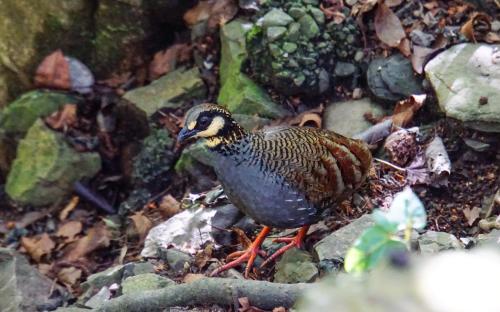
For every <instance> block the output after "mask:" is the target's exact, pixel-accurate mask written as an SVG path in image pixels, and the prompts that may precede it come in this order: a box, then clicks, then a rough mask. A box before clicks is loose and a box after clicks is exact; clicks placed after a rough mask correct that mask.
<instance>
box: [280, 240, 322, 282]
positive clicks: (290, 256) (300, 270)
mask: <svg viewBox="0 0 500 312" xmlns="http://www.w3.org/2000/svg"><path fill="white" fill-rule="evenodd" d="M316 276H318V268H317V267H316V265H315V264H314V262H313V261H312V257H311V255H310V254H309V253H308V252H307V251H304V250H300V249H297V248H293V249H290V250H287V251H286V252H285V253H284V254H283V256H282V257H281V259H280V260H279V262H278V263H277V264H276V273H274V282H275V283H287V284H291V283H307V282H311V281H313V280H314V278H316Z"/></svg>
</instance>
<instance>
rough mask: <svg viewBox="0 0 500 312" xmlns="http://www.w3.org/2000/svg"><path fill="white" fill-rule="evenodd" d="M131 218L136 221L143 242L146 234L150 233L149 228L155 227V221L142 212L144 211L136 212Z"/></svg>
mask: <svg viewBox="0 0 500 312" xmlns="http://www.w3.org/2000/svg"><path fill="white" fill-rule="evenodd" d="M129 218H130V219H131V220H132V221H133V222H134V227H135V230H136V232H137V235H138V236H139V239H140V241H141V242H142V241H143V240H144V238H146V235H148V232H149V230H150V229H151V228H152V227H153V223H152V222H151V221H150V220H149V219H148V217H146V216H145V215H144V214H143V213H142V211H140V212H137V213H135V214H134V215H133V216H130V217H129Z"/></svg>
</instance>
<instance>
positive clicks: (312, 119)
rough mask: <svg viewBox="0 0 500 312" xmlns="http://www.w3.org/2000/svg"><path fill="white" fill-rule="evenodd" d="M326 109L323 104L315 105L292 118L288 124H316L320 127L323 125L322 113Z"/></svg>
mask: <svg viewBox="0 0 500 312" xmlns="http://www.w3.org/2000/svg"><path fill="white" fill-rule="evenodd" d="M323 111H324V106H323V104H321V105H320V106H318V107H315V108H313V109H310V110H307V111H305V112H303V113H301V114H299V115H297V116H295V117H294V118H292V119H290V120H289V121H288V122H287V124H288V125H290V126H300V127H302V126H304V125H307V126H311V125H312V126H315V127H318V128H321V125H322V119H321V117H320V116H321V114H323Z"/></svg>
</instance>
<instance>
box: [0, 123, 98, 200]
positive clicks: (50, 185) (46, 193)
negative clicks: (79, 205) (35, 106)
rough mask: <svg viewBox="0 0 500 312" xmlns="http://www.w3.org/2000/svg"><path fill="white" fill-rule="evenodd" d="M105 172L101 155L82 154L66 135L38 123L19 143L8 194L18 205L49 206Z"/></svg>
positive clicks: (8, 182) (9, 180)
mask: <svg viewBox="0 0 500 312" xmlns="http://www.w3.org/2000/svg"><path fill="white" fill-rule="evenodd" d="M99 170H101V159H100V157H99V154H98V153H79V152H77V151H75V150H74V149H73V148H71V146H69V145H68V143H66V141H65V139H64V135H63V134H62V133H59V132H55V131H52V130H51V129H49V128H48V127H47V126H45V124H44V123H43V121H42V120H38V121H36V122H35V124H34V125H33V126H32V127H31V128H30V129H29V130H28V133H27V134H26V137H25V138H24V139H23V140H21V141H20V142H19V146H18V149H17V156H16V159H15V160H14V162H13V164H12V169H11V171H10V172H9V175H8V176H7V183H6V186H5V191H6V192H7V194H8V195H9V196H10V197H11V198H12V199H13V200H15V201H17V202H19V203H22V204H30V205H34V206H41V205H49V204H52V203H54V202H56V201H58V200H59V199H60V198H61V197H64V196H66V195H68V194H70V193H71V191H72V188H73V183H74V182H76V181H78V180H80V179H82V178H85V177H93V176H94V175H95V174H96V173H97V172H99Z"/></svg>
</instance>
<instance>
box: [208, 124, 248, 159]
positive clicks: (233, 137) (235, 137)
mask: <svg viewBox="0 0 500 312" xmlns="http://www.w3.org/2000/svg"><path fill="white" fill-rule="evenodd" d="M246 134H247V133H246V131H245V130H244V129H243V128H242V127H240V125H238V124H237V123H236V122H233V123H231V124H230V125H229V126H227V127H225V128H224V131H222V132H221V134H220V135H218V136H214V137H211V138H208V139H207V140H206V143H205V145H206V146H207V147H208V148H209V149H210V150H212V151H216V152H222V153H225V152H227V151H228V150H229V149H231V146H232V145H234V143H237V142H238V141H240V140H241V139H242V138H243V137H244V136H245V135H246Z"/></svg>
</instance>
